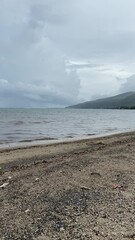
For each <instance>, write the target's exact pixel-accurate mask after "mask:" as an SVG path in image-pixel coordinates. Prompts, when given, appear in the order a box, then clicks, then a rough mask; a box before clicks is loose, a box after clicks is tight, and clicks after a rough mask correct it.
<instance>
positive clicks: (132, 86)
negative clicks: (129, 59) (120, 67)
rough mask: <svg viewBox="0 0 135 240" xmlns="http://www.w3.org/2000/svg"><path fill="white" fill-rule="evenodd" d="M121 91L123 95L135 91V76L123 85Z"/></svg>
mask: <svg viewBox="0 0 135 240" xmlns="http://www.w3.org/2000/svg"><path fill="white" fill-rule="evenodd" d="M120 91H121V92H122V93H123V92H132V91H135V75H132V76H130V77H129V78H127V79H126V80H125V82H124V83H122V85H121V88H120Z"/></svg>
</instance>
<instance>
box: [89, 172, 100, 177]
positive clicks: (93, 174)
mask: <svg viewBox="0 0 135 240" xmlns="http://www.w3.org/2000/svg"><path fill="white" fill-rule="evenodd" d="M91 176H97V177H101V174H100V173H99V172H91Z"/></svg>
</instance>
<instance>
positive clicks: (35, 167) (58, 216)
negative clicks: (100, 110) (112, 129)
mask: <svg viewBox="0 0 135 240" xmlns="http://www.w3.org/2000/svg"><path fill="white" fill-rule="evenodd" d="M68 140H69V141H66V142H64V141H63V142H57V143H51V144H48V145H44V144H42V145H36V146H24V147H17V148H6V149H0V167H1V169H0V186H2V185H3V184H5V183H7V185H5V186H4V185H3V186H2V187H0V192H1V194H0V200H1V203H2V211H1V226H0V239H11V240H12V239H24V238H25V239H37V240H41V239H42V240H49V239H50V240H52V239H55V240H57V239H64V240H66V239H97V240H98V239H101V240H102V239H135V231H134V229H135V224H134V223H135V212H134V209H135V208H134V207H135V206H134V204H135V198H134V196H135V132H128V133H120V134H112V135H109V136H102V137H99V136H96V135H94V136H92V137H89V138H87V139H77V140H75V139H68ZM77 237H78V238H77Z"/></svg>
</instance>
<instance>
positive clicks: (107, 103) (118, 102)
mask: <svg viewBox="0 0 135 240" xmlns="http://www.w3.org/2000/svg"><path fill="white" fill-rule="evenodd" d="M68 108H84V109H89V108H91V109H135V92H126V93H122V94H119V95H116V96H113V97H108V98H102V99H97V100H94V101H87V102H84V103H79V104H76V105H72V106H69V107H68Z"/></svg>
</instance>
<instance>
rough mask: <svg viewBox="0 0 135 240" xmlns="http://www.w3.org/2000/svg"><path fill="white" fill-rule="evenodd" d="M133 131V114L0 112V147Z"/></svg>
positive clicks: (114, 112)
mask: <svg viewBox="0 0 135 240" xmlns="http://www.w3.org/2000/svg"><path fill="white" fill-rule="evenodd" d="M132 130H133V131H134V130H135V111H134V110H92V109H0V146H1V147H2V146H3V144H4V145H5V144H9V145H10V144H13V143H19V142H20V143H22V142H32V141H49V140H53V139H58V140H59V139H65V138H75V137H76V138H85V137H88V136H91V135H100V134H109V133H110V134H112V133H117V132H125V131H132Z"/></svg>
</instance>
